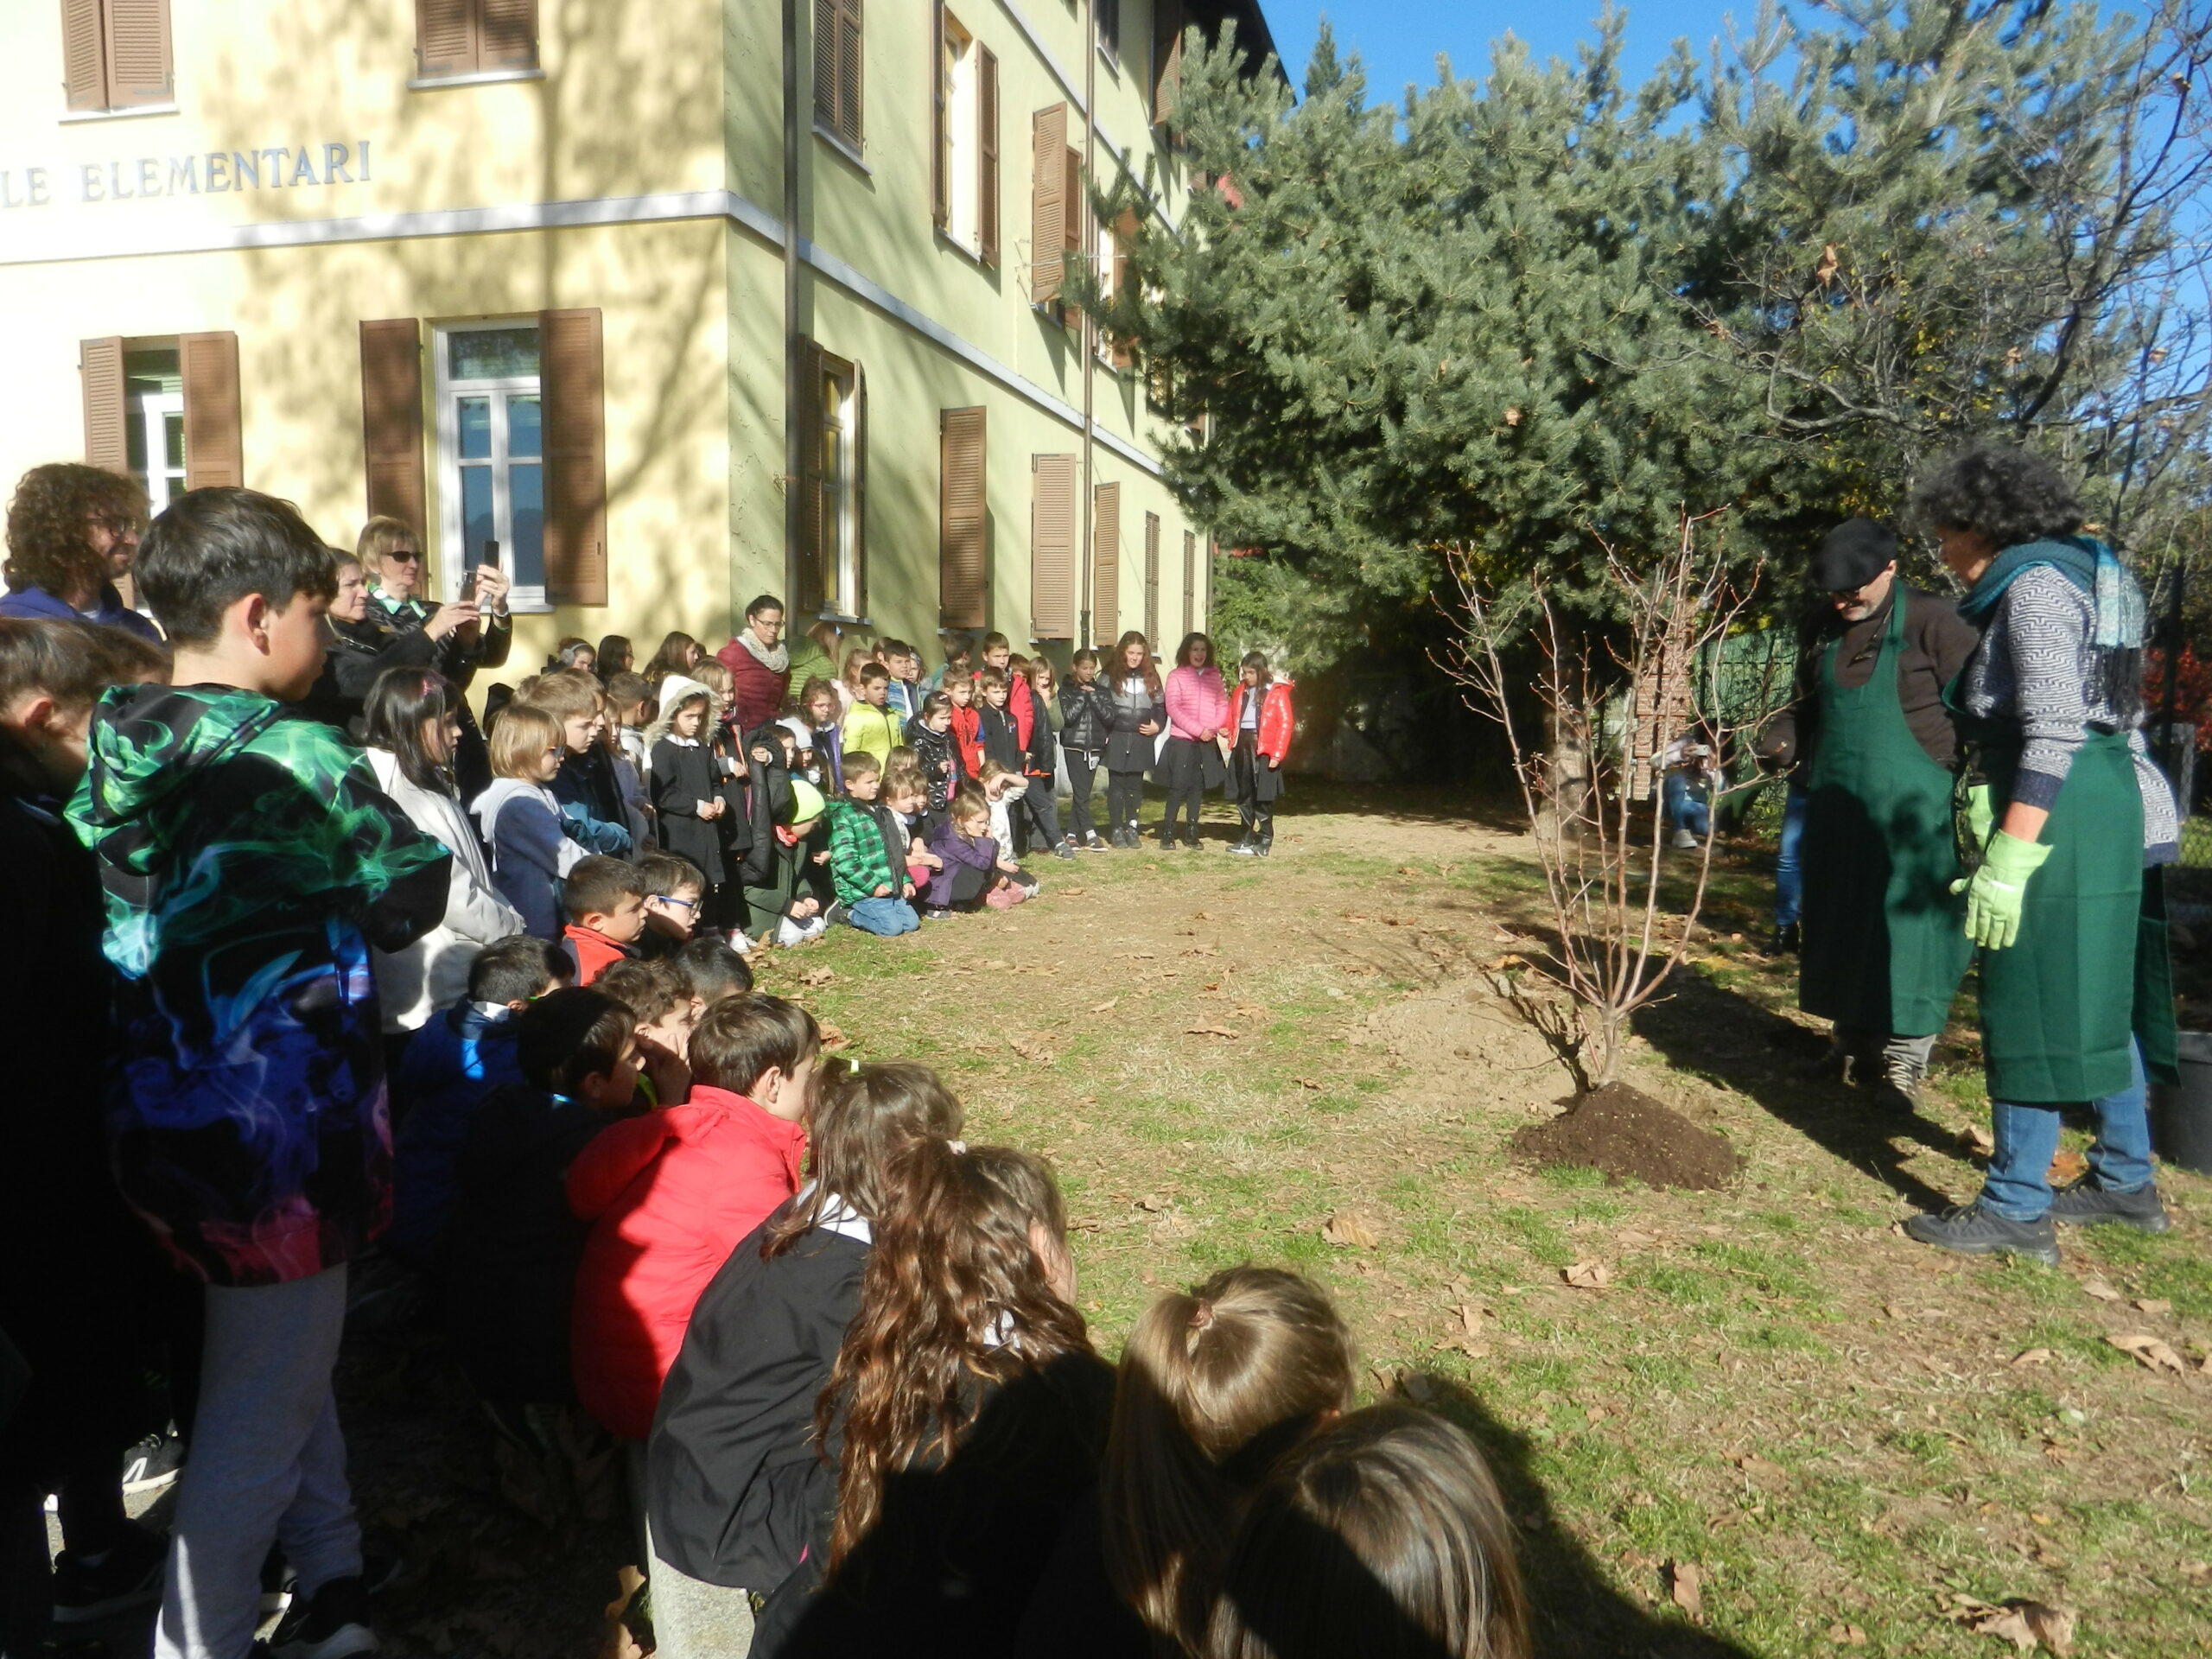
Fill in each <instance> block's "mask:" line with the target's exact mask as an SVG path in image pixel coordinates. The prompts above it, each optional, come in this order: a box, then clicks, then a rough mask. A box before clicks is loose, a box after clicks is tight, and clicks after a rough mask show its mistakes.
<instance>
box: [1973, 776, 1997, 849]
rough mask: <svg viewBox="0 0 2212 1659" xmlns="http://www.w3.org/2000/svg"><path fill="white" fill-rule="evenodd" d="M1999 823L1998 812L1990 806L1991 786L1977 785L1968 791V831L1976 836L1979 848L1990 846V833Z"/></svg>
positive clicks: (1975, 840)
mask: <svg viewBox="0 0 2212 1659" xmlns="http://www.w3.org/2000/svg"><path fill="white" fill-rule="evenodd" d="M1996 822H1997V813H1996V810H1995V809H1994V808H1993V807H1992V806H1991V805H1990V804H1989V785H1987V784H1975V785H1972V786H1971V787H1969V788H1968V789H1967V832H1968V833H1969V834H1970V835H1972V836H1974V845H1975V846H1977V847H1986V846H1988V845H1989V831H1990V829H1991V827H1992V826H1993V825H1994V824H1995V823H1996Z"/></svg>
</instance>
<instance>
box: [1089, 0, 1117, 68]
mask: <svg viewBox="0 0 2212 1659" xmlns="http://www.w3.org/2000/svg"><path fill="white" fill-rule="evenodd" d="M1091 6H1092V9H1093V10H1094V12H1095V13H1096V16H1097V18H1098V49H1099V50H1100V51H1101V52H1103V53H1104V54H1106V61H1107V62H1109V63H1110V64H1112V65H1114V66H1115V67H1116V68H1119V67H1121V62H1122V0H1091Z"/></svg>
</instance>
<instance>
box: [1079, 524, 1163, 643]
mask: <svg viewBox="0 0 2212 1659" xmlns="http://www.w3.org/2000/svg"><path fill="white" fill-rule="evenodd" d="M1121 628H1122V486H1120V485H1118V484H1099V485H1095V486H1092V488H1091V492H1090V638H1091V641H1092V643H1093V644H1095V645H1101V646H1105V645H1112V644H1113V643H1114V636H1115V635H1116V634H1117V633H1119V632H1121ZM1152 643H1153V644H1154V645H1158V644H1159V641H1157V640H1154V641H1152Z"/></svg>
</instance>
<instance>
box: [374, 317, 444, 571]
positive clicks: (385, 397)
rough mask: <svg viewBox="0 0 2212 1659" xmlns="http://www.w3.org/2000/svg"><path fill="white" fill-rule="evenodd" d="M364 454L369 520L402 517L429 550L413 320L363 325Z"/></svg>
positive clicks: (418, 337)
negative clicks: (379, 517)
mask: <svg viewBox="0 0 2212 1659" xmlns="http://www.w3.org/2000/svg"><path fill="white" fill-rule="evenodd" d="M361 450H362V454H364V456H365V458H366V461H367V468H366V470H367V474H368V486H369V499H368V506H369V516H370V517H371V518H376V517H378V515H380V514H381V515H384V516H386V517H390V518H397V519H399V520H401V521H402V522H403V523H404V524H406V525H407V527H408V528H409V529H410V530H412V531H414V532H415V535H416V545H417V546H421V547H427V546H429V542H428V541H427V540H426V539H423V538H424V537H427V535H428V533H429V532H428V531H426V530H425V528H424V525H425V524H426V522H427V519H428V517H429V515H428V513H427V512H426V511H425V505H424V499H423V497H424V488H423V330H422V327H421V325H420V324H419V323H417V322H416V320H415V319H414V318H413V317H397V318H394V319H392V320H391V321H385V322H364V323H363V324H362V325H361Z"/></svg>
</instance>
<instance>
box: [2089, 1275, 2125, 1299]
mask: <svg viewBox="0 0 2212 1659" xmlns="http://www.w3.org/2000/svg"><path fill="white" fill-rule="evenodd" d="M2082 1294H2083V1295H2084V1296H2094V1298H2095V1299H2096V1300H2099V1301H2101V1302H2116V1301H2118V1300H2120V1293H2119V1292H2118V1291H2116V1290H2114V1289H2113V1287H2111V1286H2110V1285H2109V1284H2107V1283H2106V1282H2105V1281H2103V1280H2101V1279H2084V1280H2083V1281H2082Z"/></svg>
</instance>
